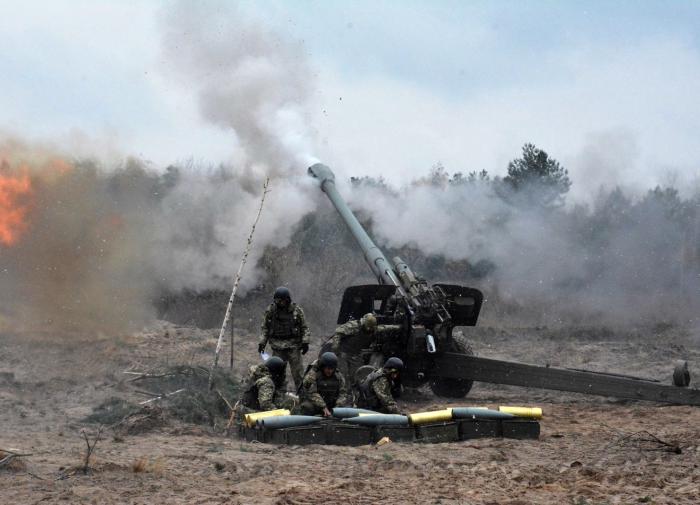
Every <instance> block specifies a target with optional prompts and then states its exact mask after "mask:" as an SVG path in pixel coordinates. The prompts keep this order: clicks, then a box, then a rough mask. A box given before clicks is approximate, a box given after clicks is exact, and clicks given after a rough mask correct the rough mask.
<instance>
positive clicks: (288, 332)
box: [260, 303, 309, 389]
mask: <svg viewBox="0 0 700 505" xmlns="http://www.w3.org/2000/svg"><path fill="white" fill-rule="evenodd" d="M260 331H261V337H260V345H261V346H265V345H267V344H268V343H269V344H270V347H272V354H273V356H279V357H280V358H282V359H283V360H284V361H286V362H287V363H288V364H289V371H290V372H291V374H292V379H294V386H295V387H296V388H297V389H298V388H299V387H300V386H301V381H302V376H303V369H304V365H303V364H302V361H301V347H302V345H303V344H306V345H308V344H309V327H308V326H307V324H306V319H305V318H304V311H303V310H301V307H299V306H298V305H297V304H296V303H290V304H289V306H288V307H286V308H284V309H280V308H278V307H277V306H276V305H275V304H274V303H271V304H270V306H269V307H268V308H267V309H266V310H265V314H264V315H263V322H262V325H261V327H260Z"/></svg>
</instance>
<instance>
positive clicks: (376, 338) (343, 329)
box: [331, 320, 401, 352]
mask: <svg viewBox="0 0 700 505" xmlns="http://www.w3.org/2000/svg"><path fill="white" fill-rule="evenodd" d="M399 331H401V326H400V325H398V324H380V325H379V326H377V329H376V330H375V331H374V333H373V334H371V333H368V332H366V331H365V330H363V329H362V326H361V325H360V321H357V320H354V321H348V322H347V323H345V324H342V325H340V326H338V327H337V328H336V329H335V335H334V336H333V338H332V339H331V344H332V347H333V349H334V351H335V352H338V351H339V349H340V344H341V342H342V341H343V340H344V339H346V338H354V337H367V338H371V339H372V344H373V345H375V346H382V345H383V344H385V343H386V341H388V340H391V338H392V336H393V335H395V334H397V333H398V332H399ZM361 340H364V339H361Z"/></svg>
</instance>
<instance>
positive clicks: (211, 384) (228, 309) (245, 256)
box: [209, 177, 270, 390]
mask: <svg viewBox="0 0 700 505" xmlns="http://www.w3.org/2000/svg"><path fill="white" fill-rule="evenodd" d="M269 184H270V178H269V177H267V178H266V179H265V184H263V192H262V197H261V198H260V207H259V208H258V214H257V215H256V216H255V221H253V227H252V228H251V229H250V235H248V242H247V244H246V247H245V250H244V251H243V257H242V258H241V264H240V265H239V266H238V273H237V274H236V278H235V280H234V282H233V290H232V291H231V297H230V298H229V300H228V305H227V306H226V314H225V315H224V322H223V323H222V325H221V331H220V332H219V340H218V341H217V342H216V351H215V352H214V363H213V365H212V367H211V370H210V371H209V389H210V390H211V389H212V388H213V387H214V370H216V366H217V365H218V364H219V353H220V352H221V347H222V345H223V343H224V333H225V332H226V325H227V324H228V322H229V319H230V318H231V309H232V308H233V300H234V299H235V298H236V291H238V284H239V283H240V282H241V273H242V272H243V267H244V266H245V263H246V261H247V260H248V254H249V253H250V249H251V247H252V245H253V234H254V233H255V227H256V226H257V225H258V220H259V219H260V214H262V210H263V204H264V203H265V196H267V194H268V193H269V190H268V189H267V187H268V186H269Z"/></svg>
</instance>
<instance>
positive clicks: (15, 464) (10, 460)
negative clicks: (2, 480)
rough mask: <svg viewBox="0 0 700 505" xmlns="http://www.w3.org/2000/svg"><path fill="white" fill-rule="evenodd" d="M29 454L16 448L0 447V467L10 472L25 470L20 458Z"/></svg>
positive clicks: (29, 454)
mask: <svg viewBox="0 0 700 505" xmlns="http://www.w3.org/2000/svg"><path fill="white" fill-rule="evenodd" d="M31 455H32V454H31V453H21V452H18V451H17V450H16V449H0V469H2V470H9V471H11V472H22V471H26V469H27V467H26V465H25V464H24V461H21V460H20V458H25V457H27V456H31Z"/></svg>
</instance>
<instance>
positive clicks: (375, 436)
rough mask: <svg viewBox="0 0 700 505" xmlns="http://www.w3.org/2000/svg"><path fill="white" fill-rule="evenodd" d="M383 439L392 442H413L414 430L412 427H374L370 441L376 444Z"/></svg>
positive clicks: (414, 437)
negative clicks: (385, 438)
mask: <svg viewBox="0 0 700 505" xmlns="http://www.w3.org/2000/svg"><path fill="white" fill-rule="evenodd" d="M383 437H389V439H390V440H391V441H392V442H413V441H415V439H416V430H415V428H414V427H413V426H375V427H374V430H372V441H373V442H374V443H375V444H376V443H377V442H379V441H380V440H381V439H382V438H383Z"/></svg>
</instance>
